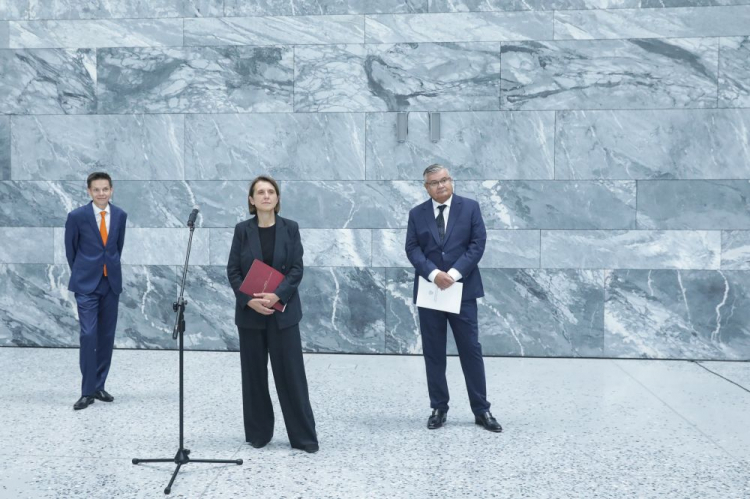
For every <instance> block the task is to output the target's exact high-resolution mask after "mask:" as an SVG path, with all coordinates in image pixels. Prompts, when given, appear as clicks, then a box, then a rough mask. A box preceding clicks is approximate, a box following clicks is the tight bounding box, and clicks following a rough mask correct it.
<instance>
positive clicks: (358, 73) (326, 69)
mask: <svg viewBox="0 0 750 499" xmlns="http://www.w3.org/2000/svg"><path fill="white" fill-rule="evenodd" d="M294 58H295V59H294V61H295V78H294V110H295V111H296V112H316V111H317V112H323V111H402V110H404V111H405V110H416V111H420V110H423V111H427V110H441V111H467V110H468V111H472V110H498V109H499V102H498V95H499V86H500V45H499V44H498V43H423V44H417V43H412V44H395V45H392V44H374V45H367V46H364V45H327V46H305V47H296V48H295V52H294Z"/></svg>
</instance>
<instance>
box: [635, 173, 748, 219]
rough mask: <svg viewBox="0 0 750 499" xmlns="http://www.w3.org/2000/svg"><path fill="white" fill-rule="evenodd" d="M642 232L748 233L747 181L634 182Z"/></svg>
mask: <svg viewBox="0 0 750 499" xmlns="http://www.w3.org/2000/svg"><path fill="white" fill-rule="evenodd" d="M638 227H639V228H642V229H707V230H708V229H713V230H718V229H750V180H679V181H677V180H644V181H640V182H638Z"/></svg>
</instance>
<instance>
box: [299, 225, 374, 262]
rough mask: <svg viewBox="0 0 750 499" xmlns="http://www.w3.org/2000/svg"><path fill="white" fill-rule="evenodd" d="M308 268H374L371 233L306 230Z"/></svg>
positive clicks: (369, 231) (305, 247)
mask: <svg viewBox="0 0 750 499" xmlns="http://www.w3.org/2000/svg"><path fill="white" fill-rule="evenodd" d="M300 237H301V238H302V246H303V247H304V249H305V257H304V260H305V267H370V266H372V259H373V255H372V253H373V240H372V231H371V230H369V229H302V230H301V231H300Z"/></svg>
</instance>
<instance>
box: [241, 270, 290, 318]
mask: <svg viewBox="0 0 750 499" xmlns="http://www.w3.org/2000/svg"><path fill="white" fill-rule="evenodd" d="M283 280H284V274H282V273H281V272H279V271H278V270H276V269H275V268H273V267H269V266H268V265H266V264H265V263H263V262H261V261H260V260H258V259H257V258H256V259H255V260H253V264H252V265H250V270H249V271H248V272H247V275H246V276H245V279H244V280H243V281H242V286H240V291H242V292H243V293H245V294H246V295H250V296H251V297H253V298H255V296H253V295H254V294H255V293H273V292H274V291H276V288H278V287H279V284H281V281H283ZM273 308H275V309H276V310H278V311H279V312H283V311H284V309H285V308H286V305H282V304H281V303H280V302H276V303H275V304H274V305H273Z"/></svg>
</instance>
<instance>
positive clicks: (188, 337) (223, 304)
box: [169, 261, 240, 360]
mask: <svg viewBox="0 0 750 499" xmlns="http://www.w3.org/2000/svg"><path fill="white" fill-rule="evenodd" d="M177 270H178V274H179V275H180V278H181V274H182V269H181V268H178V269H177ZM177 284H178V289H179V279H178V282H177ZM185 299H186V300H188V305H187V306H186V307H185V324H186V326H185V348H189V349H195V350H233V351H238V350H239V348H240V343H239V337H238V336H237V334H238V333H237V326H235V324H234V308H235V302H236V298H235V295H234V292H233V291H232V288H231V286H230V285H229V280H228V278H227V267H226V261H225V262H224V265H223V266H217V267H213V266H212V267H208V266H200V267H191V268H190V269H189V271H188V277H187V282H186V284H185ZM172 327H174V318H172V321H171V322H170V331H171V330H172V329H171V328H172ZM171 339H172V336H171V335H170V336H169V340H171ZM238 360H239V359H238Z"/></svg>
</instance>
